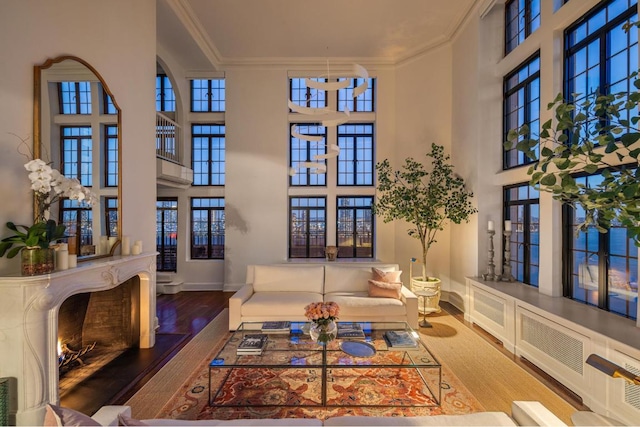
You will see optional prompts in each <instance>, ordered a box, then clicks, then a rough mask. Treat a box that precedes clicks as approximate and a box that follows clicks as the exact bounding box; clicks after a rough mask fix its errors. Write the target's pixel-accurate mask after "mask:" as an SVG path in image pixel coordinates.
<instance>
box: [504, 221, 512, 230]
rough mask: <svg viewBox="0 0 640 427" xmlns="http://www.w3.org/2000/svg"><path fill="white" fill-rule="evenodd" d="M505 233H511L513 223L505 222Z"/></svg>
mask: <svg viewBox="0 0 640 427" xmlns="http://www.w3.org/2000/svg"><path fill="white" fill-rule="evenodd" d="M504 231H511V221H509V220H506V221H505V222H504Z"/></svg>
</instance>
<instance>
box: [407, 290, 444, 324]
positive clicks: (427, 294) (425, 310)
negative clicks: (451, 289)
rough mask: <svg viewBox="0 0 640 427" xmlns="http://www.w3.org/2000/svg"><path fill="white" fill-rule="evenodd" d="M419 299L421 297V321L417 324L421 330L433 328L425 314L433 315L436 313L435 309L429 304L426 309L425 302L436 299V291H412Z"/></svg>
mask: <svg viewBox="0 0 640 427" xmlns="http://www.w3.org/2000/svg"><path fill="white" fill-rule="evenodd" d="M413 293H414V294H416V295H417V296H419V297H422V320H421V321H420V323H419V324H418V325H419V326H420V327H421V328H433V325H432V324H431V323H429V322H428V321H427V314H429V313H435V312H437V311H438V309H437V308H434V307H433V306H432V304H429V307H427V300H428V299H432V298H436V297H437V296H438V291H436V290H435V289H434V290H431V289H424V290H415V291H413Z"/></svg>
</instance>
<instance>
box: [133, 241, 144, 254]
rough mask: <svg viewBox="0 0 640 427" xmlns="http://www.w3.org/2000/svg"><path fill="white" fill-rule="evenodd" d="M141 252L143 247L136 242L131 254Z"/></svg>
mask: <svg viewBox="0 0 640 427" xmlns="http://www.w3.org/2000/svg"><path fill="white" fill-rule="evenodd" d="M141 253H142V248H140V245H138V244H137V243H134V244H133V247H132V248H131V254H132V255H140V254H141Z"/></svg>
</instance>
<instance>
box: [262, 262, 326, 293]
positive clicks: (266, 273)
mask: <svg viewBox="0 0 640 427" xmlns="http://www.w3.org/2000/svg"><path fill="white" fill-rule="evenodd" d="M253 274H254V276H253V291H254V292H300V291H304V292H316V293H319V294H321V293H322V292H323V284H324V267H322V266H312V267H285V266H277V265H256V266H255V267H254V273H253Z"/></svg>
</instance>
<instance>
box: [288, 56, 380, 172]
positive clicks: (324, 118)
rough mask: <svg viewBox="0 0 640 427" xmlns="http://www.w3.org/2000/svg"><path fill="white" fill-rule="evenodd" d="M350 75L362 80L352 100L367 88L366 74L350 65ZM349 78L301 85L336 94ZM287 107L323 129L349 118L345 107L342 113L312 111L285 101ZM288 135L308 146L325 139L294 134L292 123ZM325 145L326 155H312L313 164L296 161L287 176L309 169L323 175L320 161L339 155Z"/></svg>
mask: <svg viewBox="0 0 640 427" xmlns="http://www.w3.org/2000/svg"><path fill="white" fill-rule="evenodd" d="M353 74H354V75H355V76H356V77H357V78H361V79H363V83H361V84H359V85H358V86H356V87H354V88H353V93H352V97H353V98H354V99H355V98H357V97H358V96H360V95H362V94H363V93H364V92H365V91H366V90H367V88H368V87H369V73H368V72H367V70H366V69H365V68H364V67H363V66H361V65H358V64H353ZM324 77H325V76H319V78H324ZM326 78H327V80H329V78H330V74H329V64H328V62H327V75H326ZM350 81H351V80H350V79H343V80H338V81H326V82H320V81H316V80H312V79H311V78H306V79H305V84H306V86H307V88H309V89H313V90H316V91H322V92H329V91H333V92H337V91H339V90H341V89H346V88H347V87H349V84H350ZM288 105H289V108H290V109H291V111H293V112H295V113H298V114H302V115H306V116H309V117H312V118H313V120H314V121H317V122H320V125H321V126H324V127H327V128H328V127H337V126H340V125H342V124H344V123H347V122H348V121H349V119H350V115H351V112H350V111H349V108H348V107H347V106H346V105H345V106H344V107H343V109H342V110H332V109H330V108H329V107H323V108H312V107H305V106H301V105H298V104H296V103H294V102H293V101H291V100H289V102H288ZM291 135H292V136H293V137H294V138H298V139H301V140H303V141H308V142H310V143H315V144H320V143H322V141H323V140H324V139H325V137H324V136H322V135H305V134H303V133H300V132H299V131H298V125H297V124H294V125H292V126H291ZM324 145H325V146H326V154H316V155H314V156H313V161H311V162H297V163H296V164H295V165H293V166H292V167H291V169H290V170H289V175H291V176H294V175H295V174H296V173H297V172H298V170H300V169H310V171H311V173H326V172H327V165H326V163H325V162H324V160H327V159H330V158H333V157H338V155H339V154H340V147H339V146H338V145H337V144H326V143H325V144H324Z"/></svg>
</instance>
